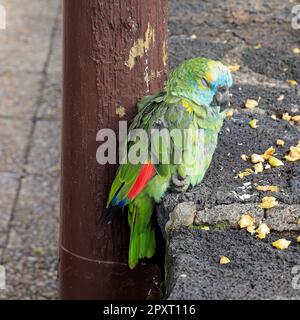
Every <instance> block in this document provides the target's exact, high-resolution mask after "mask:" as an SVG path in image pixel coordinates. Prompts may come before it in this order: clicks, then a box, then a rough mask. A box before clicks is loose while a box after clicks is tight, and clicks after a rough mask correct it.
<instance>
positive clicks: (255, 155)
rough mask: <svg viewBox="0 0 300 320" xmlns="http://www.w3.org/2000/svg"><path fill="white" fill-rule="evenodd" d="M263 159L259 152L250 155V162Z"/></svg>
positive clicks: (262, 160)
mask: <svg viewBox="0 0 300 320" xmlns="http://www.w3.org/2000/svg"><path fill="white" fill-rule="evenodd" d="M264 161H265V159H264V158H263V156H261V155H260V154H256V153H253V154H252V155H251V162H252V163H258V162H264Z"/></svg>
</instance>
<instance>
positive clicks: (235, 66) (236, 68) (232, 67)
mask: <svg viewBox="0 0 300 320" xmlns="http://www.w3.org/2000/svg"><path fill="white" fill-rule="evenodd" d="M240 68H241V66H240V65H239V64H233V65H231V66H229V67H228V69H229V70H230V71H231V72H237V71H239V70H240Z"/></svg>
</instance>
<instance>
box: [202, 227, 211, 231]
mask: <svg viewBox="0 0 300 320" xmlns="http://www.w3.org/2000/svg"><path fill="white" fill-rule="evenodd" d="M201 230H206V231H208V230H209V226H204V227H201Z"/></svg>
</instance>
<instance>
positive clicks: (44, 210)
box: [0, 175, 59, 299]
mask: <svg viewBox="0 0 300 320" xmlns="http://www.w3.org/2000/svg"><path fill="white" fill-rule="evenodd" d="M58 188H59V177H58V175H56V176H47V177H45V176H36V175H30V176H28V177H26V178H23V179H22V188H21V192H20V196H19V201H18V203H17V206H16V210H15V212H14V215H13V220H12V221H11V223H10V230H9V238H8V244H7V247H6V249H5V250H4V251H3V255H4V256H3V265H4V267H5V268H6V270H7V290H5V292H4V293H1V292H0V297H1V295H2V298H9V299H17V298H22V299H43V298H45V299H54V298H56V297H57V274H56V270H57V247H58V214H59V190H58ZM3 295H4V297H3Z"/></svg>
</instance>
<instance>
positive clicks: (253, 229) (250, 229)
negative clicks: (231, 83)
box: [247, 226, 256, 234]
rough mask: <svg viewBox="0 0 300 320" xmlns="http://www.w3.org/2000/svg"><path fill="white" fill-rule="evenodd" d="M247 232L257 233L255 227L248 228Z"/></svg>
mask: <svg viewBox="0 0 300 320" xmlns="http://www.w3.org/2000/svg"><path fill="white" fill-rule="evenodd" d="M247 231H248V232H249V233H251V234H254V233H255V232H256V231H255V227H254V226H249V227H247Z"/></svg>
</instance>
